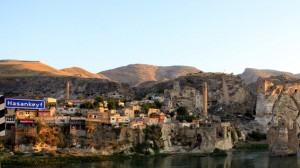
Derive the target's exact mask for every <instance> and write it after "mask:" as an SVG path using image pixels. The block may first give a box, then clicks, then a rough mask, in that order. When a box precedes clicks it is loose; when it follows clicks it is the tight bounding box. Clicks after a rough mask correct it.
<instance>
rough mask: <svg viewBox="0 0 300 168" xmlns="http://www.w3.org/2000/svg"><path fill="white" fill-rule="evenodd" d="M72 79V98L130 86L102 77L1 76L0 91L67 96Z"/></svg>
mask: <svg viewBox="0 0 300 168" xmlns="http://www.w3.org/2000/svg"><path fill="white" fill-rule="evenodd" d="M67 81H70V98H77V97H78V96H83V97H88V96H100V95H101V94H103V93H108V92H112V91H119V92H120V93H127V92H128V86H126V85H121V84H119V83H116V82H112V81H108V80H102V79H88V78H75V77H1V78H0V93H2V94H4V95H5V96H6V97H18V98H35V97H39V98H43V97H54V98H58V99H62V98H65V89H66V83H67Z"/></svg>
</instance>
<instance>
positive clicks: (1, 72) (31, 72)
mask: <svg viewBox="0 0 300 168" xmlns="http://www.w3.org/2000/svg"><path fill="white" fill-rule="evenodd" d="M13 76H18V77H19V76H74V77H80V78H101V79H108V78H107V77H105V76H104V75H98V74H93V73H90V72H88V71H86V70H84V69H81V68H78V67H72V68H66V69H63V70H58V69H55V68H53V67H51V66H49V65H46V64H44V63H41V62H39V61H20V60H1V61H0V77H13Z"/></svg>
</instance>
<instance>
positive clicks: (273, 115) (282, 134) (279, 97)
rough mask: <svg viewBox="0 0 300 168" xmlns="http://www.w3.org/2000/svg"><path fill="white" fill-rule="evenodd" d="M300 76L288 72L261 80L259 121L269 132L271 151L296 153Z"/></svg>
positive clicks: (258, 105) (257, 120)
mask: <svg viewBox="0 0 300 168" xmlns="http://www.w3.org/2000/svg"><path fill="white" fill-rule="evenodd" d="M299 89H300V80H296V79H293V78H290V77H287V76H279V77H271V78H268V79H259V80H258V93H257V103H256V104H257V105H256V116H255V120H256V122H257V123H258V124H259V125H260V126H261V128H260V131H261V132H268V133H267V139H268V143H269V151H270V155H275V156H285V155H291V154H296V153H297V149H298V145H299V140H298V137H299V136H298V135H299V131H300V117H299V116H300V113H299V110H300V106H299V105H300V104H299V103H300V93H299V91H298V90H299Z"/></svg>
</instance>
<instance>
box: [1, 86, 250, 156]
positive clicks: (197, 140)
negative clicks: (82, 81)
mask: <svg viewBox="0 0 300 168" xmlns="http://www.w3.org/2000/svg"><path fill="white" fill-rule="evenodd" d="M69 87H70V84H69V83H68V82H67V83H66V94H65V99H64V100H61V101H60V102H59V101H57V99H55V98H44V100H45V101H46V104H47V108H46V109H40V110H30V109H7V114H6V115H5V120H6V121H5V125H6V126H5V136H4V137H1V140H2V142H4V143H7V144H10V145H14V151H18V152H23V153H24V152H25V153H26V152H41V151H46V152H51V151H59V152H65V153H68V152H70V151H68V150H65V149H66V147H67V149H68V148H73V149H74V150H76V151H77V152H78V153H81V155H86V154H91V153H93V154H94V153H99V154H103V155H111V154H115V153H134V152H140V153H150V154H154V153H155V152H162V153H164V152H165V153H177V152H197V153H211V152H213V151H214V149H215V148H218V149H222V150H228V149H231V148H232V147H233V144H234V143H235V142H237V141H238V139H243V138H245V137H243V136H242V135H241V132H238V130H237V129H236V128H235V127H234V125H232V124H231V123H230V122H222V121H221V119H219V120H216V119H213V118H211V116H210V115H209V114H208V108H209V106H210V105H211V103H214V102H212V101H209V100H208V87H209V86H208V85H207V83H206V82H204V83H203V90H202V91H201V93H200V92H199V91H198V90H196V89H194V88H191V87H184V88H181V87H180V84H179V82H178V81H176V82H175V84H174V86H173V88H172V89H170V90H165V91H164V92H163V93H160V94H154V93H152V94H149V95H147V96H146V97H145V99H143V100H139V101H138V100H134V101H126V102H125V101H124V99H123V95H120V94H118V93H116V92H115V93H114V94H108V95H106V96H105V97H96V98H94V99H92V98H90V99H83V98H80V99H70V97H69V96H70V88H69ZM222 101H229V100H226V96H225V99H224V100H222ZM149 132H151V133H149ZM141 146H142V147H141ZM79 151H80V152H79ZM75 153H76V152H75Z"/></svg>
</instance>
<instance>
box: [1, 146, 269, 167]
mask: <svg viewBox="0 0 300 168" xmlns="http://www.w3.org/2000/svg"><path fill="white" fill-rule="evenodd" d="M267 149H268V144H267V142H266V141H246V142H238V143H236V144H235V146H234V148H233V150H234V151H245V150H251V151H260V150H267ZM170 155H176V154H155V155H143V154H132V155H127V154H117V155H110V156H104V155H92V156H73V155H51V154H42V153H39V154H22V153H15V154H14V155H10V152H8V151H6V152H5V153H3V152H2V153H0V156H1V164H2V165H25V166H33V165H64V164H70V163H88V162H101V161H121V160H130V159H136V158H163V157H167V156H170ZM187 155H195V156H197V157H226V156H227V153H226V151H222V150H215V152H214V153H211V154H188V153H187Z"/></svg>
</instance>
